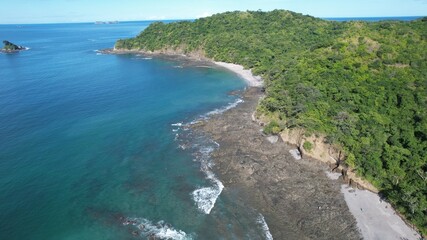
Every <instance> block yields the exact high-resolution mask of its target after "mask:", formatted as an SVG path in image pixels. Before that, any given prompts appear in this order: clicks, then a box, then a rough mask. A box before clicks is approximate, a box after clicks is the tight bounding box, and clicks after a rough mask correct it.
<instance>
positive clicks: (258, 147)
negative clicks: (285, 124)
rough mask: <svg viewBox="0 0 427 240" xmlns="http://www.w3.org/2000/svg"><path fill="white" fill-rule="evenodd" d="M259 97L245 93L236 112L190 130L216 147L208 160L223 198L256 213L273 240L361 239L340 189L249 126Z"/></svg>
mask: <svg viewBox="0 0 427 240" xmlns="http://www.w3.org/2000/svg"><path fill="white" fill-rule="evenodd" d="M261 95H262V92H261V89H260V88H251V89H249V90H248V91H247V92H245V94H244V99H243V100H244V102H243V103H241V104H240V105H239V106H238V107H236V108H233V109H231V110H229V111H227V112H225V113H224V114H222V115H219V116H216V117H213V118H211V119H210V120H209V121H207V122H204V123H202V124H200V125H198V126H197V127H196V130H201V131H202V132H206V133H208V134H209V135H210V137H211V138H212V139H213V140H214V141H216V142H218V143H219V144H220V146H221V147H220V148H219V150H217V151H215V152H214V153H213V158H214V161H215V164H216V165H215V170H216V172H217V173H218V175H219V176H220V179H221V181H222V182H223V183H224V186H225V188H224V190H223V192H224V193H223V194H229V193H230V194H232V193H233V192H238V193H239V195H240V196H241V197H242V199H244V200H243V201H245V202H247V203H248V205H249V206H251V207H252V208H254V209H257V211H260V212H261V214H262V215H264V216H265V220H266V222H267V224H268V226H269V228H270V231H271V234H272V235H273V237H274V239H328V240H329V239H361V235H360V233H359V231H358V229H357V226H356V221H355V218H354V217H353V216H352V215H351V213H350V212H349V210H348V207H347V204H346V202H345V201H344V198H343V196H342V194H341V192H340V188H341V186H340V185H341V184H340V183H338V182H333V181H332V180H330V179H328V177H327V176H326V175H325V173H324V172H325V170H326V168H327V167H326V166H325V165H324V164H322V163H321V162H318V161H313V160H311V159H307V158H303V159H301V160H298V161H296V160H295V159H294V158H293V157H292V156H291V155H290V154H289V150H290V149H291V147H290V146H289V145H286V144H285V143H283V142H282V141H280V140H279V141H277V142H276V143H274V144H272V143H271V142H270V141H269V140H268V139H267V138H266V136H265V135H264V134H263V133H262V132H261V131H260V128H261V127H260V126H259V125H258V124H257V123H256V122H253V121H252V119H251V113H252V112H253V110H254V109H255V107H256V105H257V103H258V99H259V97H260V96H261Z"/></svg>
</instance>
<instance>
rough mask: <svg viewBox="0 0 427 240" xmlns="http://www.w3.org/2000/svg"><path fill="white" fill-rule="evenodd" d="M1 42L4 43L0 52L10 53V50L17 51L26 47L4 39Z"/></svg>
mask: <svg viewBox="0 0 427 240" xmlns="http://www.w3.org/2000/svg"><path fill="white" fill-rule="evenodd" d="M3 44H4V47H3V48H2V49H1V51H2V52H7V53H11V52H18V51H22V50H27V48H26V47H23V46H19V45H16V44H13V43H11V42H9V41H6V40H4V41H3Z"/></svg>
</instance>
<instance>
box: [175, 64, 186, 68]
mask: <svg viewBox="0 0 427 240" xmlns="http://www.w3.org/2000/svg"><path fill="white" fill-rule="evenodd" d="M173 67H174V68H184V67H183V66H179V65H178V66H173Z"/></svg>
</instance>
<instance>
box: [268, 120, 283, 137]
mask: <svg viewBox="0 0 427 240" xmlns="http://www.w3.org/2000/svg"><path fill="white" fill-rule="evenodd" d="M282 130H283V129H282V128H281V127H280V125H279V124H278V123H277V122H276V121H274V120H273V121H271V122H269V123H268V124H267V126H265V127H264V133H265V134H279V133H280V132H281V131H282Z"/></svg>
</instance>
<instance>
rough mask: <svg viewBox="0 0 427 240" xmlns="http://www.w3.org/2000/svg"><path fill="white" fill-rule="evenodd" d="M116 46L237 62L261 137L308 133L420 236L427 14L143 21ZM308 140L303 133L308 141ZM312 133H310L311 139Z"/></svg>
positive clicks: (426, 198) (307, 145) (424, 195)
mask: <svg viewBox="0 0 427 240" xmlns="http://www.w3.org/2000/svg"><path fill="white" fill-rule="evenodd" d="M115 51H139V52H142V53H166V54H185V55H187V56H193V57H197V58H204V59H210V60H214V61H221V62H228V63H235V64H239V65H243V66H244V67H245V68H248V69H252V71H253V73H254V74H255V75H260V76H262V78H263V79H264V81H265V86H264V88H265V97H264V98H263V99H262V101H261V102H260V104H259V106H258V108H257V116H258V118H259V119H262V120H263V121H264V122H265V123H266V126H265V128H264V132H265V133H267V134H283V133H286V132H288V133H289V132H300V139H302V140H300V141H299V142H298V145H299V147H300V149H301V151H303V152H305V153H308V154H310V153H312V154H314V153H313V152H312V151H313V148H314V147H315V145H316V141H315V140H316V139H322V141H323V142H324V143H327V144H330V145H331V146H334V148H335V149H337V150H338V151H339V153H340V154H339V156H338V158H337V159H336V161H337V162H336V165H337V167H338V166H340V167H342V168H344V169H345V170H346V171H348V172H354V173H356V174H357V175H358V176H362V177H363V178H364V179H366V180H368V181H369V182H370V183H371V184H373V185H374V186H375V188H376V189H378V190H379V192H380V194H381V195H383V196H384V197H385V198H387V199H388V201H390V202H391V203H392V205H393V206H394V207H395V208H396V209H397V211H399V212H400V213H401V214H403V215H404V216H405V217H406V219H408V220H409V221H410V222H412V223H413V224H415V225H416V226H417V227H418V229H419V230H420V231H421V232H422V233H423V234H424V235H426V234H427V154H426V153H427V59H426V58H427V17H423V18H419V19H417V20H413V21H406V22H405V21H379V22H363V21H344V22H341V21H329V20H324V19H319V18H315V17H312V16H306V15H302V14H298V13H294V12H290V11H285V10H274V11H271V12H262V11H247V12H239V11H236V12H226V13H222V14H216V15H213V16H211V17H207V18H201V19H197V20H195V21H181V22H175V23H169V24H165V23H162V22H156V23H153V24H151V25H150V26H149V27H148V28H146V29H145V30H144V31H143V32H141V33H140V34H139V35H138V36H136V37H135V38H131V39H123V40H119V41H117V42H116V44H115ZM309 139H311V140H309ZM313 139H314V140H313Z"/></svg>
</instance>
